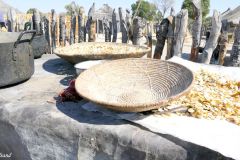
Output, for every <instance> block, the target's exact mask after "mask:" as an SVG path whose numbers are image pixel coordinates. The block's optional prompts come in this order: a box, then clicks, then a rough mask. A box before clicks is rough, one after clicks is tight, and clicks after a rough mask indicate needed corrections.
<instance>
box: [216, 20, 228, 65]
mask: <svg viewBox="0 0 240 160" xmlns="http://www.w3.org/2000/svg"><path fill="white" fill-rule="evenodd" d="M219 38H220V41H219V57H218V64H219V65H223V64H224V58H225V56H226V53H227V44H228V21H227V20H223V21H222V29H221V35H220V37H219Z"/></svg>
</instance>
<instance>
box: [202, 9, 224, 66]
mask: <svg viewBox="0 0 240 160" xmlns="http://www.w3.org/2000/svg"><path fill="white" fill-rule="evenodd" d="M221 27H222V23H221V17H220V15H219V12H217V11H216V10H215V11H214V13H213V17H212V29H211V33H210V37H209V39H208V41H207V42H206V46H205V48H204V50H203V54H202V59H201V62H202V63H205V64H209V63H210V61H211V57H212V54H213V51H214V49H215V48H216V47H217V41H218V37H219V34H220V30H221Z"/></svg>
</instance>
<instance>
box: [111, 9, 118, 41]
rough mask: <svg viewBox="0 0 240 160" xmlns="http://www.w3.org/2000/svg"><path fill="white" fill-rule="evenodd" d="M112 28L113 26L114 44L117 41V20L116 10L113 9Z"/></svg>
mask: <svg viewBox="0 0 240 160" xmlns="http://www.w3.org/2000/svg"><path fill="white" fill-rule="evenodd" d="M112 26H113V38H112V42H116V41H117V18H116V12H115V9H113V13H112Z"/></svg>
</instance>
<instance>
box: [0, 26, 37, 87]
mask: <svg viewBox="0 0 240 160" xmlns="http://www.w3.org/2000/svg"><path fill="white" fill-rule="evenodd" d="M35 34H36V31H24V32H22V33H16V32H15V33H10V32H1V33H0V87H3V86H7V85H11V84H15V83H18V82H22V81H24V80H27V79H29V78H30V77H31V76H32V75H33V73H34V59H33V51H32V46H31V45H30V44H31V42H32V40H33V38H34V36H35Z"/></svg>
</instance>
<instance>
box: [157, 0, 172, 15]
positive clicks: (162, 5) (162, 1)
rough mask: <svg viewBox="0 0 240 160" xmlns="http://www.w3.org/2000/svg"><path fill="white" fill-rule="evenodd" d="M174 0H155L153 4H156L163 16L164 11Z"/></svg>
mask: <svg viewBox="0 0 240 160" xmlns="http://www.w3.org/2000/svg"><path fill="white" fill-rule="evenodd" d="M174 2H175V1H174V0H155V1H154V4H155V5H156V6H157V8H158V10H160V11H161V12H162V15H163V17H164V16H165V14H166V12H167V11H168V10H169V9H170V8H171V7H172V6H173V5H174Z"/></svg>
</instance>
